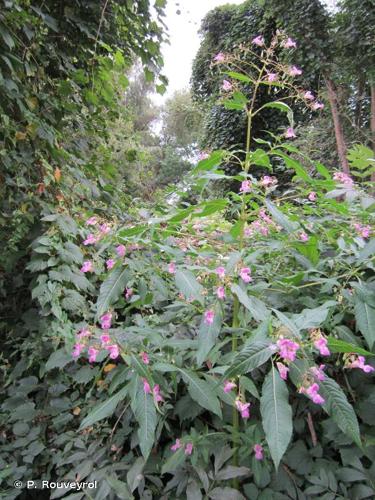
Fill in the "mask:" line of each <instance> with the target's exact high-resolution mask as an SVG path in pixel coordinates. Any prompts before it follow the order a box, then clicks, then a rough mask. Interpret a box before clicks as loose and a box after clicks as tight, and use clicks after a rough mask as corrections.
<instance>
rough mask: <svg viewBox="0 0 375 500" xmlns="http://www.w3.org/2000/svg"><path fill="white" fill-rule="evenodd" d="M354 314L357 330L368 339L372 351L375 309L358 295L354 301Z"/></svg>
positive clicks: (374, 336)
mask: <svg viewBox="0 0 375 500" xmlns="http://www.w3.org/2000/svg"><path fill="white" fill-rule="evenodd" d="M354 313H355V319H356V322H357V328H358V329H359V330H360V332H361V333H362V335H363V336H364V338H365V339H366V342H367V345H368V346H369V348H370V349H372V347H373V345H374V342H375V308H374V307H371V306H370V305H369V304H367V303H366V302H364V301H363V300H362V298H361V297H359V296H358V295H357V294H356V295H355V299H354Z"/></svg>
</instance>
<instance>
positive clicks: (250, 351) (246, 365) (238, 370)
mask: <svg viewBox="0 0 375 500" xmlns="http://www.w3.org/2000/svg"><path fill="white" fill-rule="evenodd" d="M272 354H273V351H272V349H271V348H270V343H269V342H263V341H256V342H253V343H251V344H249V345H246V346H245V347H244V348H243V349H242V351H241V352H240V353H238V354H237V356H236V357H235V358H234V360H233V363H232V364H231V366H230V367H229V368H228V369H227V370H226V372H225V373H224V375H223V377H222V379H223V380H226V379H230V378H233V377H236V376H237V375H243V374H244V373H249V372H250V371H251V370H254V369H255V368H258V367H259V366H261V365H263V364H264V363H265V362H266V361H267V360H268V359H269V358H270V357H271V356H272Z"/></svg>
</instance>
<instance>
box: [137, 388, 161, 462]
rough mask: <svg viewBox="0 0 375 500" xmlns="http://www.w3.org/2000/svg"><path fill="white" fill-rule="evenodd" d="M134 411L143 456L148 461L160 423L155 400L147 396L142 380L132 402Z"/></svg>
mask: <svg viewBox="0 0 375 500" xmlns="http://www.w3.org/2000/svg"><path fill="white" fill-rule="evenodd" d="M132 410H133V412H134V415H135V418H136V420H137V421H138V424H139V429H138V439H139V446H140V448H141V451H142V455H143V457H144V459H145V460H147V458H148V456H149V454H150V451H151V449H152V447H153V445H154V440H155V429H156V425H157V423H158V418H157V414H156V408H155V404H154V398H153V397H152V395H151V394H146V393H145V391H144V390H143V384H142V382H141V381H140V380H138V383H137V389H136V392H135V394H134V401H132Z"/></svg>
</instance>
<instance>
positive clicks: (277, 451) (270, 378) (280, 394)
mask: <svg viewBox="0 0 375 500" xmlns="http://www.w3.org/2000/svg"><path fill="white" fill-rule="evenodd" d="M288 397H289V392H288V388H287V386H286V383H285V382H284V381H283V380H282V379H281V377H280V375H279V373H278V371H277V370H276V369H275V368H274V367H272V368H271V371H270V372H269V373H268V375H267V376H266V378H265V380H264V383H263V386H262V396H261V398H260V413H261V416H262V425H263V429H264V432H265V434H266V439H267V443H268V446H269V449H270V453H271V457H272V460H273V462H274V464H275V468H276V469H277V468H278V467H279V463H280V460H281V459H282V457H283V455H284V453H285V452H286V450H287V448H288V445H289V442H290V440H291V437H292V432H293V424H292V408H291V406H290V404H289V402H288Z"/></svg>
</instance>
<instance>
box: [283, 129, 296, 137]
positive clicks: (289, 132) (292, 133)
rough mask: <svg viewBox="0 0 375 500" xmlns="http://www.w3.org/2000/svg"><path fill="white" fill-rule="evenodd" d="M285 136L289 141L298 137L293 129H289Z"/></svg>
mask: <svg viewBox="0 0 375 500" xmlns="http://www.w3.org/2000/svg"><path fill="white" fill-rule="evenodd" d="M284 135H285V137H286V138H287V139H294V138H295V137H297V136H296V133H295V132H294V128H293V127H288V128H287V129H286V132H285V134H284Z"/></svg>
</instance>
